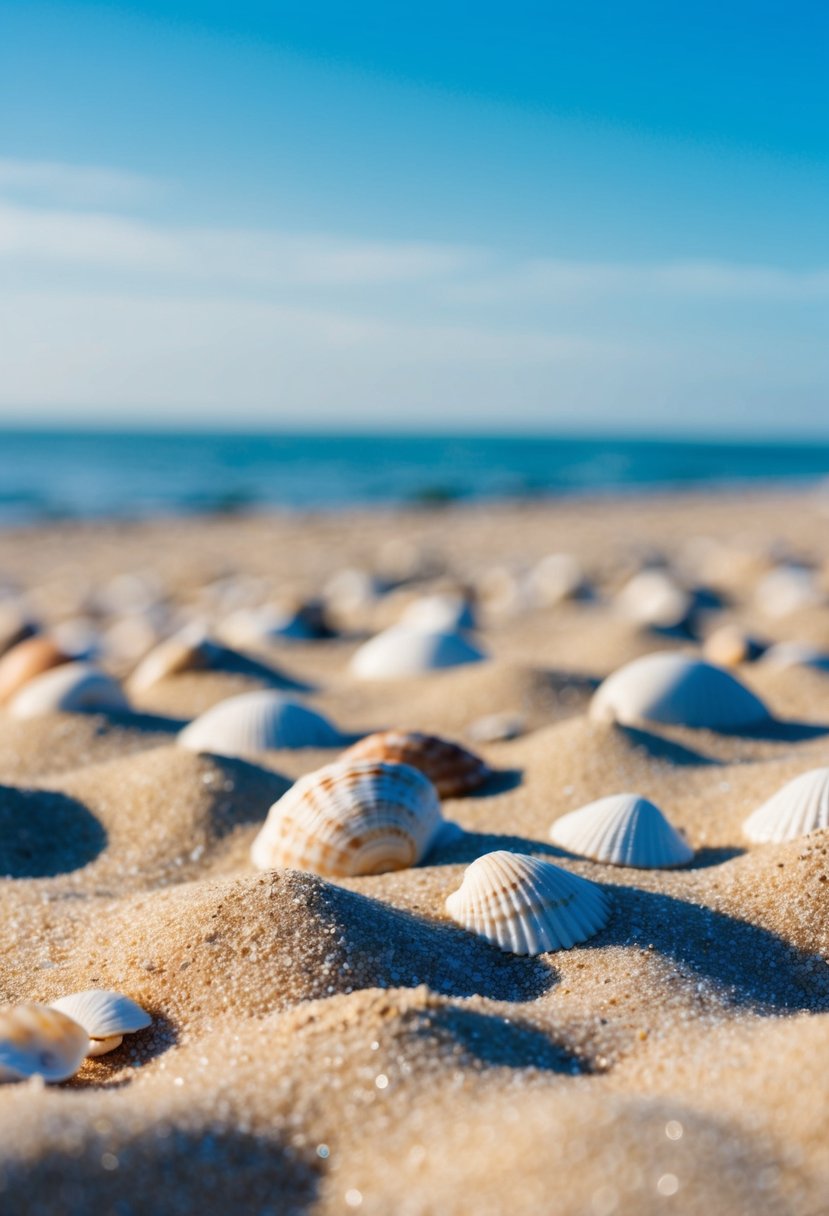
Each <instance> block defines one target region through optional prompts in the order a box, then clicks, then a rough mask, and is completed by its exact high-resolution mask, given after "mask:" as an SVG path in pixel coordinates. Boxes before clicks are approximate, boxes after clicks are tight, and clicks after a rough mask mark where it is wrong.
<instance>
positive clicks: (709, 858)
mask: <svg viewBox="0 0 829 1216" xmlns="http://www.w3.org/2000/svg"><path fill="white" fill-rule="evenodd" d="M745 852H746V850H745V849H744V848H742V847H741V846H740V845H736V844H734V845H722V846H720V847H717V848H713V847H712V848H706V849H697V851H696V853H695V854H694V860H693V861H692V862H691V863H690V865H687V866H683V867H682V869H683V870H707V869H708V868H709V867H710V866H721V865H723V863H724V862H726V861H731V860H732V859H733V858H734V857H742V856H743V854H744V853H745Z"/></svg>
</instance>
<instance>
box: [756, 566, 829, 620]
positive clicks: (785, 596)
mask: <svg viewBox="0 0 829 1216" xmlns="http://www.w3.org/2000/svg"><path fill="white" fill-rule="evenodd" d="M754 601H755V604H756V606H757V607H758V608H759V609H760V611H761V612H764V613H765V614H766V616H772V617H782V616H789V615H790V614H791V613H793V612H798V611H800V610H801V609H803V608H813V607H815V606H816V605H818V604H821V603H823V601H824V595H823V592H822V591H821V588H820V584H819V582H818V578H817V575H816V573H815V571H814V570H812V569H810V567H808V566H799V565H797V564H796V563H785V564H783V565H780V566H775V568H774V569H773V570H770V571H769V572H768V574H766V575H765V576H764V577H763V578H762V579H761V580H760V582H759V583H758V584H757V587H756V588H755V591H754Z"/></svg>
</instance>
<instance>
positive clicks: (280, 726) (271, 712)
mask: <svg viewBox="0 0 829 1216" xmlns="http://www.w3.org/2000/svg"><path fill="white" fill-rule="evenodd" d="M178 743H179V746H181V747H186V748H188V749H189V750H190V751H191V752H210V753H211V754H212V755H214V756H255V755H257V754H258V753H259V752H267V751H271V750H273V749H276V748H283V747H284V748H299V747H338V746H341V745H342V736H341V735H340V734H339V732H338V731H337V730H336V728H335V727H334V726H332V725H331V723H330V722H329V721H328V719H327V718H324V717H323V716H322V714H318V713H317V712H316V710H313V709H309V708H308V706H306V705H302V704H301V703H300V702H299V701H295V700H292V699H291V698H290V697H285V696H283V695H282V694H281V693H278V692H273V691H271V690H269V689H266V690H264V691H262V692H245V693H242V694H241V696H238V697H228V699H227V700H226V701H220V702H219V704H218V705H214V706H213V707H212V709H208V710H207V712H206V713H203V714H202V715H201V716H200V717H198V718H195V719H194V720H193V721H192V722H191V723H190V725H189V726H185V728H184V730H183V731H182V732H181V734H180V735H179V736H178Z"/></svg>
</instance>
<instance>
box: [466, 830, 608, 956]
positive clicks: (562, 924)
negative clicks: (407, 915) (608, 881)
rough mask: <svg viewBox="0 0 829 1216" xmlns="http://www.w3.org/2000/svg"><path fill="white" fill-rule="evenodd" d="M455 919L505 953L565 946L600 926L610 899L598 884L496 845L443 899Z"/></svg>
mask: <svg viewBox="0 0 829 1216" xmlns="http://www.w3.org/2000/svg"><path fill="white" fill-rule="evenodd" d="M446 910H447V912H448V913H449V915H450V916H451V917H452V920H454V921H456V922H457V923H458V924H459V925H462V926H463V928H464V929H468V930H469V932H470V933H476V934H477V935H478V936H479V937H483V938H485V940H486V941H488V942H491V943H492V945H494V946H498V947H500V949H501V950H505V951H507V952H508V953H511V954H544V953H546V951H548V950H569V949H570V947H571V946H575V945H576V944H577V943H578V942H583V941H586V940H587V938H589V937H592V936H593V935H594V934H595V933H598V932H599V930H600V929H602V928H604V926H605V925H606V924H607V921H608V918H609V917H610V901H609V900H608V898H607V896H606V895H605V893H604V891H603V890H602V889H601V887H599V886H596V884H595V883H592V882H588V881H587V879H586V878H579V877H578V876H577V875H575V874H570V873H569V872H568V871H567V870H562V869H561V868H560V867H559V866H554V865H552V864H551V863H550V862H548V861H540V860H539V859H538V858H537V857H527V856H525V855H524V854H522V853H507V852H505V851H504V850H498V851H497V852H495V853H485V854H484V856H483V857H479V858H478V859H477V861H473V862H472V865H471V866H468V867H467V868H466V870H465V871H464V876H463V882H462V883H461V885H460V887H459V888H458V890H457V891H453V893H452V894H451V895H450V896H449V898H448V899H447V900H446Z"/></svg>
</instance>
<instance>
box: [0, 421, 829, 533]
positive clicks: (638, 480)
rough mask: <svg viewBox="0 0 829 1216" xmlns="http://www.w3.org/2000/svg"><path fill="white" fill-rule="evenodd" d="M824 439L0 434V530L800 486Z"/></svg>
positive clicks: (826, 467) (809, 476) (825, 448)
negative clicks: (76, 520) (78, 521)
mask: <svg viewBox="0 0 829 1216" xmlns="http://www.w3.org/2000/svg"><path fill="white" fill-rule="evenodd" d="M827 476H829V443H798V444H781V443H762V444H759V443H754V444H745V443H722V442H713V441H712V442H697V441H694V442H679V441H674V440H646V439H614V438H584V439H579V438H573V437H567V438H555V437H550V436H547V437H537V438H536V437H503V436H501V437H494V436H491V437H482V436H465V437H447V436H425V435H419V436H400V435H397V436H388V435H386V436H381V435H350V436H334V435H293V434H292V435H281V436H280V435H273V434H269V435H252V434H244V435H228V434H196V435H194V434H170V433H154V434H150V433H147V434H132V433H130V434H127V433H103V432H90V431H85V432H71V433H70V432H63V433H62V432H57V431H53V432H47V431H32V432H27V431H21V430H17V431H0V524H13V523H26V522H34V521H39V520H44V519H54V518H67V517H82V518H86V517H95V516H104V515H105V516H117V517H124V518H133V517H142V516H149V515H158V514H170V513H174V514H182V513H186V514H193V513H198V512H216V511H219V512H223V511H224V512H227V511H235V510H256V509H265V508H268V507H280V508H287V509H292V510H297V509H299V510H305V509H331V508H336V507H343V506H349V505H369V506H370V505H372V504H378V505H379V504H403V503H439V502H445V501H453V500H473V499H508V498H520V497H525V498H526V497H540V496H545V495H554V496H556V495H573V494H596V493H619V492H626V491H632V490H642V489H662V488H666V487H668V488H670V487H677V488H681V487H692V486H703V485H718V486H735V485H739V484H742V483H748V482H779V481H788V482H808V481H810V480H811V481H817V480H820V479H822V478H824V477H827Z"/></svg>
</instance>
